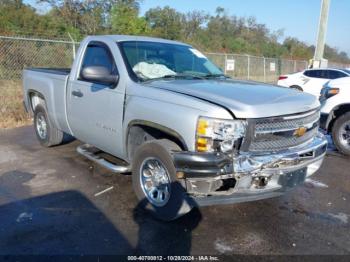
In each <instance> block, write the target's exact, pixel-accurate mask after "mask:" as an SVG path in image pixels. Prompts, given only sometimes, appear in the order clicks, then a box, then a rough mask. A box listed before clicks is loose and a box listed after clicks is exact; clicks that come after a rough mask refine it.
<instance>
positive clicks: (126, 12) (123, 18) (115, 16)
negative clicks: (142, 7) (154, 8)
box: [110, 0, 148, 35]
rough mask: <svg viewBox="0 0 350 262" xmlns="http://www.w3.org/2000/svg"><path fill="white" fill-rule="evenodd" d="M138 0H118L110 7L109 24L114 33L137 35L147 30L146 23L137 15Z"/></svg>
mask: <svg viewBox="0 0 350 262" xmlns="http://www.w3.org/2000/svg"><path fill="white" fill-rule="evenodd" d="M138 14H139V8H138V2H137V1H133V0H119V1H117V2H116V3H115V5H114V6H113V7H112V8H111V12H110V25H111V30H112V32H113V33H114V34H127V35H139V34H146V33H147V32H148V25H147V22H146V20H145V19H144V18H143V17H139V16H138Z"/></svg>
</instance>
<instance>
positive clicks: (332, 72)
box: [329, 70, 347, 79]
mask: <svg viewBox="0 0 350 262" xmlns="http://www.w3.org/2000/svg"><path fill="white" fill-rule="evenodd" d="M346 76H347V75H346V74H345V73H343V72H340V71H337V70H329V78H330V79H337V78H341V77H346Z"/></svg>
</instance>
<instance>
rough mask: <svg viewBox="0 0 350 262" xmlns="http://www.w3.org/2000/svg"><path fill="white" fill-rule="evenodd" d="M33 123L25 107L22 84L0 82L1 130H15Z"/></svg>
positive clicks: (15, 81) (17, 81)
mask: <svg viewBox="0 0 350 262" xmlns="http://www.w3.org/2000/svg"><path fill="white" fill-rule="evenodd" d="M30 123H31V118H30V116H29V114H27V113H26V112H25V110H24V107H23V92H22V82H21V81H20V80H0V128H13V127H19V126H23V125H28V124H30Z"/></svg>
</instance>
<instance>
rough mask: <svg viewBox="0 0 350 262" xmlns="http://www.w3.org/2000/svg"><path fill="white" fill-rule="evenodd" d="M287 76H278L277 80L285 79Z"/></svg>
mask: <svg viewBox="0 0 350 262" xmlns="http://www.w3.org/2000/svg"><path fill="white" fill-rule="evenodd" d="M287 78H288V76H280V77H279V78H278V80H284V79H287Z"/></svg>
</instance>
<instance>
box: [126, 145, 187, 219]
mask: <svg viewBox="0 0 350 262" xmlns="http://www.w3.org/2000/svg"><path fill="white" fill-rule="evenodd" d="M180 150H181V149H180V147H179V146H178V145H176V144H175V143H173V142H172V141H169V140H166V139H161V140H151V141H148V142H145V143H144V144H142V145H141V146H139V147H138V148H137V150H136V152H135V155H134V157H133V161H132V184H133V188H134V191H135V193H136V196H137V198H138V199H139V200H140V203H139V204H138V207H142V208H144V209H146V210H148V211H150V212H151V213H152V214H153V215H154V216H155V217H156V218H158V219H161V220H165V221H171V220H174V219H176V218H178V217H179V216H182V215H184V214H186V213H188V212H189V211H191V206H190V205H189V204H188V202H187V201H186V192H185V189H184V188H183V187H182V185H181V184H180V183H179V182H177V181H176V170H175V166H174V163H173V158H172V156H171V151H180ZM156 163H158V164H159V165H158V164H156ZM148 164H150V165H151V166H153V167H155V166H157V165H158V167H159V166H160V167H161V168H164V170H165V175H164V172H163V173H162V172H160V174H163V176H162V178H164V179H163V180H162V181H163V182H161V183H164V184H161V185H160V186H158V187H157V186H156V187H154V185H156V182H154V181H152V182H150V183H151V184H152V186H150V185H147V183H148V182H146V183H144V182H143V180H144V179H151V180H152V178H154V177H155V176H154V175H150V176H145V175H144V174H146V173H147V174H151V173H152V174H153V173H156V174H158V173H157V172H156V171H154V170H163V169H161V168H159V169H152V168H150V166H149V165H148ZM152 170H153V171H152ZM165 180H166V181H168V182H167V183H165ZM147 187H149V188H161V190H159V191H157V190H154V191H157V193H156V194H155V192H154V193H153V194H152V193H151V192H152V190H149V191H148V189H147ZM147 192H148V193H147ZM166 192H167V193H166ZM150 195H152V197H151V196H150ZM157 196H160V200H159V201H158V199H157Z"/></svg>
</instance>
